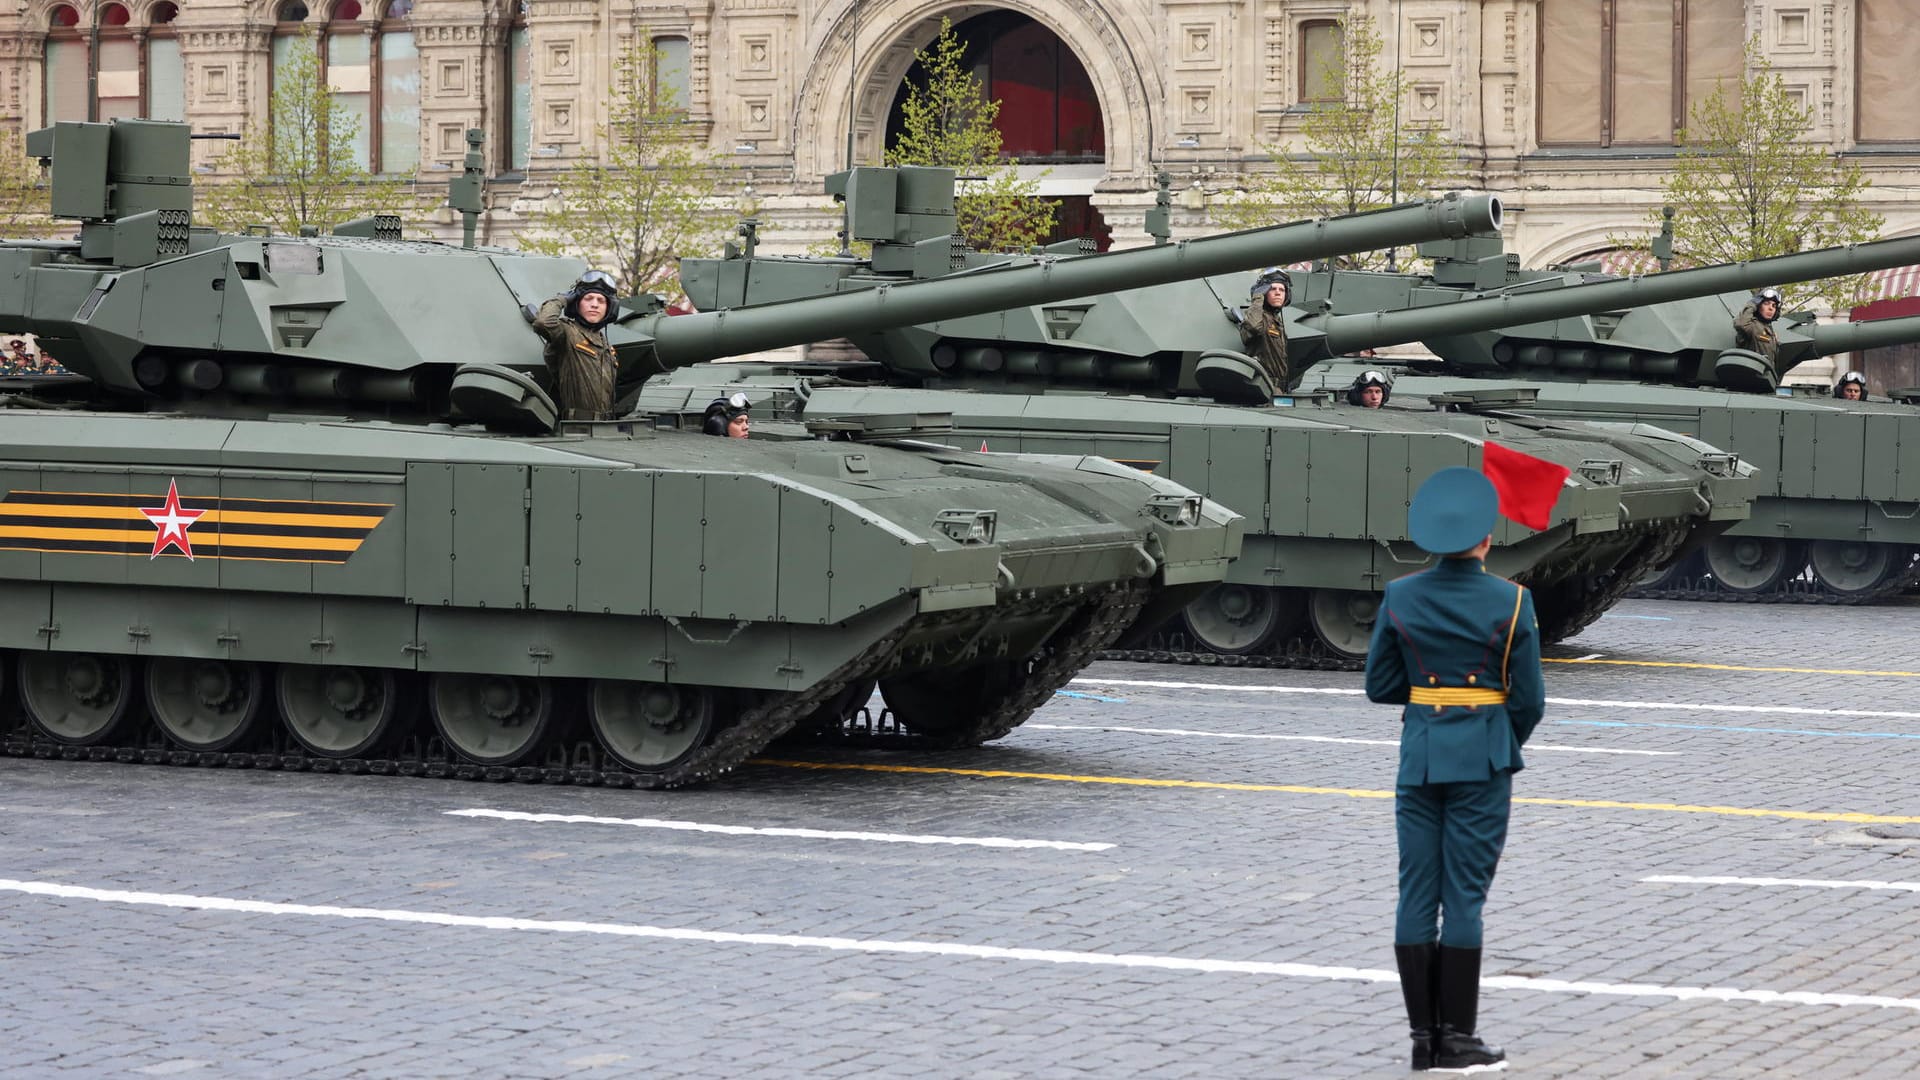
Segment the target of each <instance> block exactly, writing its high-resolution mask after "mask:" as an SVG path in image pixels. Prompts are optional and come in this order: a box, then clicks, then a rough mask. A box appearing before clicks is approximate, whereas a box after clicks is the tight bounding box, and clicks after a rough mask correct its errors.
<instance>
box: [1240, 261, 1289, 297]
mask: <svg viewBox="0 0 1920 1080" xmlns="http://www.w3.org/2000/svg"><path fill="white" fill-rule="evenodd" d="M1274 285H1285V286H1286V287H1287V299H1289V300H1291V299H1293V278H1292V277H1291V276H1290V275H1288V273H1287V271H1286V268H1285V267H1281V266H1269V267H1267V268H1266V269H1265V270H1262V271H1260V276H1259V277H1257V278H1254V279H1253V290H1252V292H1251V293H1249V294H1248V295H1250V296H1265V295H1266V292H1267V289H1268V288H1270V287H1271V286H1274Z"/></svg>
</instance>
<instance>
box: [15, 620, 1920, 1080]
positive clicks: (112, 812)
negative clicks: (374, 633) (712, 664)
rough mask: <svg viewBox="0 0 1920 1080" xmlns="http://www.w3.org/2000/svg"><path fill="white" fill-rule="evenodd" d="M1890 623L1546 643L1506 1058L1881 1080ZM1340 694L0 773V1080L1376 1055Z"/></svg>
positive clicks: (1894, 1060)
mask: <svg viewBox="0 0 1920 1080" xmlns="http://www.w3.org/2000/svg"><path fill="white" fill-rule="evenodd" d="M1916 617H1920V605H1916V604H1915V603H1914V601H1913V600H1912V598H1909V599H1907V600H1905V601H1903V602H1901V603H1896V604H1893V605H1887V606H1880V607H1872V608H1858V609H1856V608H1843V607H1827V606H1817V605H1808V606H1753V605H1741V604H1706V603H1687V602H1627V603H1624V604H1621V605H1620V606H1619V607H1617V608H1616V609H1614V611H1613V612H1611V613H1610V614H1609V615H1607V616H1606V617H1605V618H1603V619H1602V620H1601V621H1599V622H1598V623H1596V624H1595V625H1594V626H1593V627H1592V628H1590V629H1589V630H1587V631H1586V632H1585V633H1584V634H1582V635H1580V636H1579V637H1578V638H1575V639H1573V640H1572V641H1571V642H1568V643H1567V644H1565V645H1562V646H1557V647H1555V648H1552V649H1550V650H1549V651H1548V656H1549V662H1548V663H1547V665H1546V668H1547V671H1546V677H1547V693H1548V695H1549V704H1548V713H1547V718H1546V720H1545V721H1544V722H1543V723H1542V724H1541V726H1540V728H1539V730H1538V731H1537V732H1536V734H1535V735H1534V738H1533V741H1532V743H1531V744H1530V745H1529V746H1528V747H1527V750H1526V758H1527V765H1528V767H1527V769H1526V771H1525V772H1523V773H1521V774H1519V776H1518V777H1517V778H1516V780H1515V784H1514V796H1515V798H1514V807H1513V818H1512V828H1511V833H1510V835H1509V838H1508V842H1507V849H1506V855H1505V858H1504V860H1503V862H1502V863H1501V866H1500V871H1499V876H1498V877H1497V879H1496V880H1495V882H1494V887H1493V892H1492V897H1491V899H1490V901H1489V903H1488V905H1487V930H1486V934H1487V937H1486V958H1485V976H1486V981H1485V986H1484V989H1483V992H1482V1001H1481V1017H1480V1032H1481V1034H1482V1035H1484V1036H1485V1037H1486V1038H1487V1040H1488V1041H1489V1042H1493V1043H1497V1044H1500V1045H1502V1046H1504V1047H1505V1048H1506V1050H1507V1052H1508V1054H1509V1056H1510V1058H1511V1060H1512V1064H1511V1066H1510V1068H1509V1070H1508V1075H1512V1076H1524V1077H1560V1076H1607V1077H1615V1076H1645V1077H1715V1078H1724V1077H1738V1076H1795V1077H1878V1076H1886V1077H1894V1076H1901V1075H1909V1074H1910V1073H1911V1070H1912V1068H1913V1064H1914V1062H1916V1061H1920V767H1916V766H1917V765H1920V650H1916V648H1915V647H1914V634H1913V628H1914V626H1915V622H1916ZM1360 683H1361V680H1360V676H1359V675H1358V674H1354V673H1331V672H1313V671H1288V670H1269V669H1247V668H1232V667H1221V666H1178V665H1147V664H1122V663H1100V664H1096V665H1094V666H1093V667H1092V668H1090V669H1089V670H1088V671H1086V672H1085V673H1084V674H1083V676H1082V677H1081V678H1080V679H1078V680H1077V681H1076V682H1075V683H1074V684H1073V685H1072V686H1071V687H1070V688H1069V689H1068V691H1066V692H1064V693H1062V694H1061V695H1060V696H1058V697H1057V698H1056V700H1055V701H1053V702H1052V703H1051V704H1050V705H1048V706H1047V707H1045V708H1044V709H1042V710H1041V711H1040V712H1039V713H1038V714H1037V715H1036V716H1035V717H1034V718H1033V720H1032V721H1030V722H1029V723H1028V724H1026V726H1024V727H1022V728H1021V729H1019V730H1018V731H1016V732H1014V733H1013V735H1012V736H1010V737H1009V738H1007V739H1005V740H1003V741H1001V742H999V743H996V744H993V745H990V746H987V747H985V748H982V749H978V750H971V751H965V752H957V753H951V754H940V755H907V754H903V753H897V752H887V751H876V750H850V749H840V748H824V749H823V748H818V747H813V748H784V749H778V750H776V752H774V753H773V754H771V755H769V756H768V757H767V758H765V759H763V760H762V761H760V762H758V763H756V764H754V765H752V766H750V767H748V768H745V769H743V770H741V771H738V772H736V773H734V774H732V775H730V776H729V777H727V778H725V779H724V780H723V781H721V782H719V783H716V784H712V785H710V786H707V787H704V788H700V789H695V790H690V791H680V792H668V793H642V792H634V791H621V790H610V789H601V788H575V787H565V786H539V785H521V784H487V783H477V782H462V781H453V780H426V779H402V778H392V777H378V776H340V775H315V774H309V773H277V772H256V771H242V770H229V769H195V768H172V767H164V766H127V765H116V764H88V763H62V762H51V761H36V760H22V759H11V758H9V759H0V987H4V991H3V993H4V1007H0V1076H5V1077H8V1078H10V1080H20V1078H31V1077H65V1076H113V1077H161V1076H182V1077H229V1076H236V1077H254V1076H258V1077H290V1076H320V1077H358V1076H368V1077H406V1078H412V1077H436V1076H447V1077H455V1076H458V1077H471V1076H481V1077H496V1076H497V1077H544V1076H610V1077H611V1076H644V1077H725V1078H733V1077H799V1076H807V1077H812V1076H819V1077H855V1076H857V1077H868V1076H883V1077H895V1076H898V1077H928V1076H931V1077H969V1078H989V1077H1008V1078H1013V1077H1035V1078H1044V1077H1103V1078H1104V1077H1132V1076H1152V1077H1207V1078H1219V1077H1260V1078H1265V1077H1279V1078H1286V1077H1348V1076H1361V1077H1387V1076H1397V1075H1403V1074H1405V1072H1406V1058H1405V1053H1406V1049H1407V1045H1408V1044H1407V1037H1406V1031H1405V1015H1404V1013H1403V1011H1402V1008H1401V1002H1400V991H1399V986H1398V983H1397V981H1396V978H1395V976H1394V973H1393V954H1392V951H1391V944H1392V940H1391V938H1392V923H1393V902H1394V889H1395V886H1394V881H1395V854H1394V835H1393V801H1392V797H1391V796H1392V792H1391V784H1392V779H1393V776H1394V769H1395V762H1396V749H1395V738H1396V736H1397V726H1398V722H1397V710H1396V709H1394V708H1391V707H1383V706H1375V705H1370V704H1369V703H1368V702H1367V701H1366V700H1365V698H1364V696H1362V694H1361V693H1360ZM875 704H876V707H877V704H878V702H877V701H876V703H875Z"/></svg>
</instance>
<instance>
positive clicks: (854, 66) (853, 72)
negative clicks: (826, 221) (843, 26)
mask: <svg viewBox="0 0 1920 1080" xmlns="http://www.w3.org/2000/svg"><path fill="white" fill-rule="evenodd" d="M859 74H860V0H853V2H852V3H850V4H848V5H847V165H846V167H847V168H848V169H849V170H851V169H852V168H853V124H854V120H855V118H856V117H857V116H858V115H859V111H860V107H859V103H858V101H857V100H856V98H855V94H856V90H857V86H858V82H859ZM840 257H841V258H843V259H851V258H853V202H852V200H850V199H843V200H841V207H840Z"/></svg>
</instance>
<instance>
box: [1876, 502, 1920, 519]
mask: <svg viewBox="0 0 1920 1080" xmlns="http://www.w3.org/2000/svg"><path fill="white" fill-rule="evenodd" d="M1868 501H1869V502H1871V503H1873V505H1874V508H1875V509H1877V510H1879V511H1880V513H1881V514H1882V515H1884V516H1885V517H1886V518H1887V519H1888V520H1889V521H1910V520H1912V519H1913V517H1914V515H1916V514H1920V502H1917V503H1914V504H1913V509H1911V510H1909V511H1907V512H1906V513H1904V514H1896V513H1893V512H1891V511H1889V510H1888V509H1887V504H1886V503H1883V502H1881V501H1880V500H1879V499H1870V500H1868Z"/></svg>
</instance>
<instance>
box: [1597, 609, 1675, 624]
mask: <svg viewBox="0 0 1920 1080" xmlns="http://www.w3.org/2000/svg"><path fill="white" fill-rule="evenodd" d="M1600 617H1601V618H1603V619H1645V620H1646V621H1648V622H1672V621H1673V620H1672V619H1671V618H1669V617H1667V616H1665V615H1619V614H1615V613H1614V612H1611V611H1609V612H1607V613H1606V614H1605V615H1602V616H1600Z"/></svg>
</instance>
